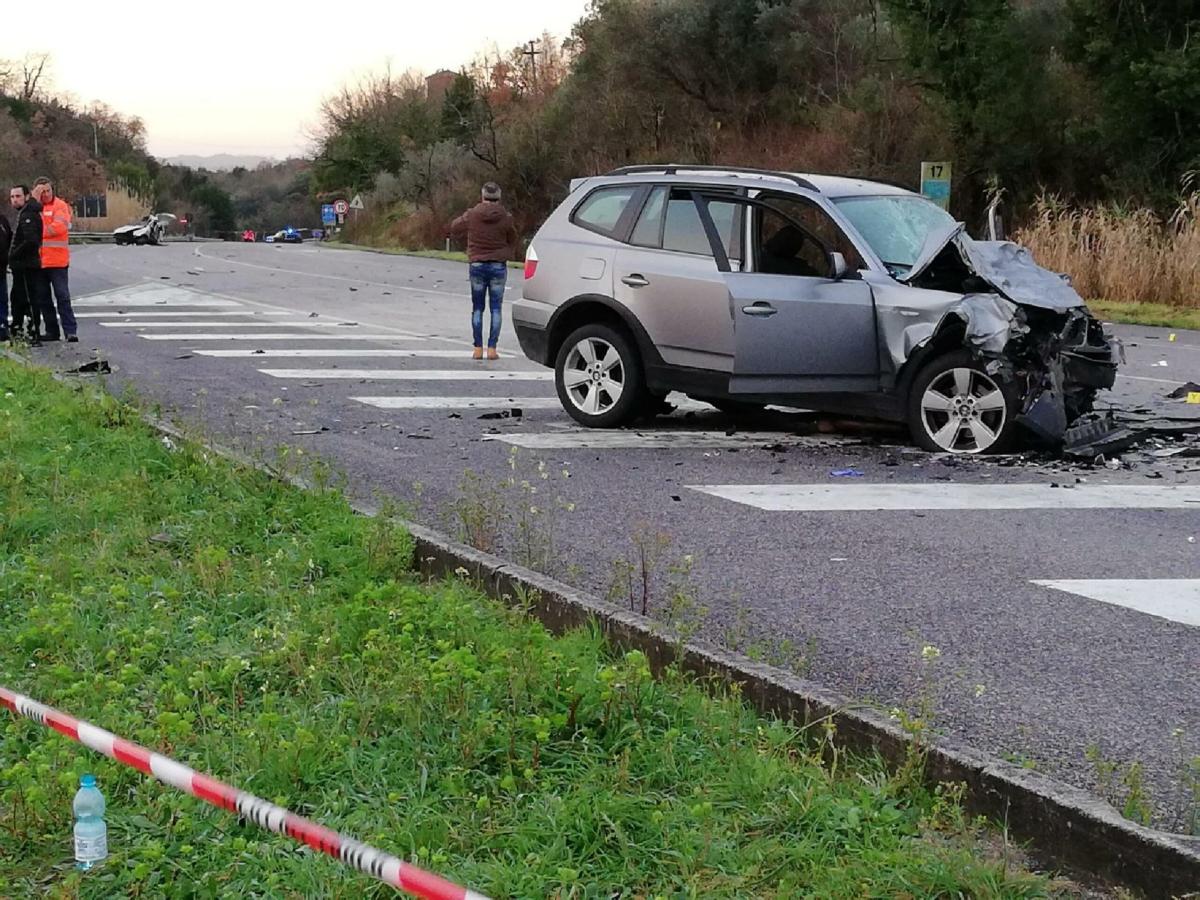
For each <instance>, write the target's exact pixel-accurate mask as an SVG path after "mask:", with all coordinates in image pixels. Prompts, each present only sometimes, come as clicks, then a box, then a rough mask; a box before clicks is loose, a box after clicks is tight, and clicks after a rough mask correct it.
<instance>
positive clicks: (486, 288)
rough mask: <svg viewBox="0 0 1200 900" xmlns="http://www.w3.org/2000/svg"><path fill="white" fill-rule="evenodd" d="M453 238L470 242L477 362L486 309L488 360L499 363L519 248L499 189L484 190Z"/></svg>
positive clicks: (490, 184)
mask: <svg viewBox="0 0 1200 900" xmlns="http://www.w3.org/2000/svg"><path fill="white" fill-rule="evenodd" d="M450 234H451V235H452V236H454V237H457V238H462V237H466V239H467V258H468V259H469V260H470V261H471V305H472V313H471V327H472V330H473V333H474V338H475V351H474V353H473V354H472V355H473V357H474V358H475V359H483V308H484V305H485V303H486V305H487V306H488V308H489V309H490V310H491V314H492V324H491V330H490V331H489V332H488V351H487V357H488V359H499V358H500V354H499V353H497V352H496V342H497V341H498V340H499V339H500V325H501V322H502V321H503V315H502V311H503V303H504V286H505V283H506V282H507V280H508V261H509V260H510V259H512V258H513V256H514V255H515V253H516V247H517V228H516V226H515V225H514V224H513V217H512V215H511V214H510V213H509V211H508V210H507V209H505V208H504V207H503V206H502V205H501V204H500V186H499V185H498V184H496V183H494V182H491V181H489V182H488V183H487V184H485V185H484V186H483V202H482V203H480V204H479V205H478V206H474V207H472V208H471V209H468V210H467V211H466V212H465V213H463V214H462V215H461V216H459V217H458V218H457V219H455V220H454V222H453V223H451V225H450Z"/></svg>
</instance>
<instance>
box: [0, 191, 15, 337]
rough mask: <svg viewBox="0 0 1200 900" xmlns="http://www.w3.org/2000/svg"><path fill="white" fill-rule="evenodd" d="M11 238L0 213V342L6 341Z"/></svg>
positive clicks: (11, 234)
mask: <svg viewBox="0 0 1200 900" xmlns="http://www.w3.org/2000/svg"><path fill="white" fill-rule="evenodd" d="M12 236H13V232H12V226H11V225H9V224H8V216H6V215H4V214H3V213H0V341H7V340H8V248H9V247H10V246H11V245H12Z"/></svg>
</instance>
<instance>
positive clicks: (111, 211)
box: [71, 181, 152, 231]
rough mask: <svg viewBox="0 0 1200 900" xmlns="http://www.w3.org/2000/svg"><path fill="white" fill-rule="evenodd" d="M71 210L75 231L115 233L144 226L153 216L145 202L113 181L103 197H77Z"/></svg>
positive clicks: (93, 195) (95, 195)
mask: <svg viewBox="0 0 1200 900" xmlns="http://www.w3.org/2000/svg"><path fill="white" fill-rule="evenodd" d="M71 206H72V208H73V210H74V213H75V218H74V223H73V225H72V229H73V230H74V231H112V230H113V229H115V228H120V227H121V226H122V225H131V224H133V223H134V222H140V221H141V220H142V218H143V217H144V216H148V215H149V214H150V213H151V212H152V210H151V209H150V205H149V204H148V203H146V201H145V200H143V199H142V198H141V197H137V196H135V195H134V194H133V193H132V192H131V191H129V190H128V189H127V188H126V187H125V186H124V185H122V184H119V183H118V182H115V181H110V182H109V183H108V188H107V190H105V191H104V192H103V193H99V194H88V195H87V196H84V197H76V198H75V200H74V202H73V203H72V204H71Z"/></svg>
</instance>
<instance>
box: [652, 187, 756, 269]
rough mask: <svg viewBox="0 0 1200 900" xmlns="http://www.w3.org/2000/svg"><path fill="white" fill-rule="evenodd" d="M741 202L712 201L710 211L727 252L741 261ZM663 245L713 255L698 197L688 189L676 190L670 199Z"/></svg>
mask: <svg viewBox="0 0 1200 900" xmlns="http://www.w3.org/2000/svg"><path fill="white" fill-rule="evenodd" d="M743 208H744V207H743V206H742V204H740V203H734V202H726V201H723V200H713V199H711V198H710V199H709V201H708V212H709V215H711V216H712V220H713V224H714V225H716V226H717V233H718V234H720V236H721V241H722V243H724V245H725V253H726V255H727V256H728V257H729V258H730V259H731V260H738V261H740V260H741V258H742V234H741V230H742V229H741V223H742V210H743ZM662 248H663V249H664V250H673V251H675V252H677V253H695V254H697V255H700V256H712V255H713V252H712V245H711V244H709V242H708V234H707V233H705V231H704V225H703V223H702V222H701V221H700V213H699V212H697V210H696V204H695V201H693V200H692V198H691V196H689V195H688V194H686V193H683V192H679V191H675V192H672V194H671V197H670V200H668V201H667V218H666V224H665V227H664V228H663V241H662Z"/></svg>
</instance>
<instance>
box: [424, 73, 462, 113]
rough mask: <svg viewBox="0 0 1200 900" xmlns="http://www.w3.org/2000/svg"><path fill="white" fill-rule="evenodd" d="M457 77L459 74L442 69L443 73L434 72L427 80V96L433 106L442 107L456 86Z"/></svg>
mask: <svg viewBox="0 0 1200 900" xmlns="http://www.w3.org/2000/svg"><path fill="white" fill-rule="evenodd" d="M457 77H458V73H457V72H451V71H449V70H447V69H442V71H440V72H434V73H433V74H432V75H430V76H429V77H428V78H426V79H425V96H426V97H428V98H429V102H430V103H431V104H432V105H433V106H441V105H442V102H443V101H444V100H445V99H446V94H447V93H448V92H449V90H450V88H451V86H452V85H453V84H454V79H456V78H457Z"/></svg>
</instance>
